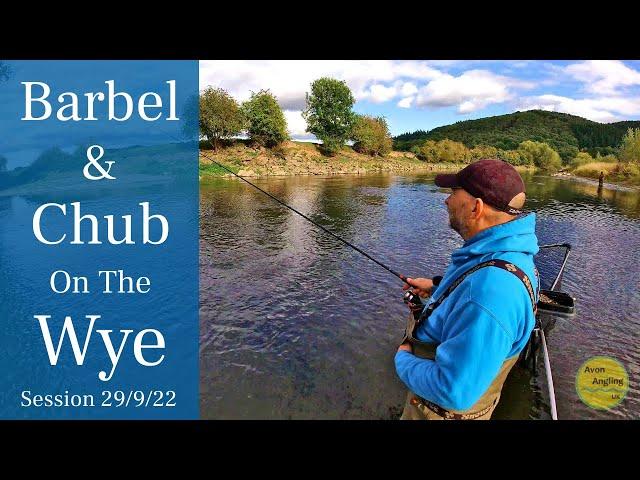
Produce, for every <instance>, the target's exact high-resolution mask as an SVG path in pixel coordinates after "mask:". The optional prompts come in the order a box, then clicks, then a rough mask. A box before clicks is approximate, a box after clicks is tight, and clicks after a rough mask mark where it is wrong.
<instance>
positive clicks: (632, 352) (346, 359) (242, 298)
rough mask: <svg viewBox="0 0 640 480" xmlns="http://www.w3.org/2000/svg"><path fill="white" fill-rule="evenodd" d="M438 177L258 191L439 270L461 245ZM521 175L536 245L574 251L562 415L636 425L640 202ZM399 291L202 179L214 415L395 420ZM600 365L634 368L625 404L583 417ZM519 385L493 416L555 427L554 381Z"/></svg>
mask: <svg viewBox="0 0 640 480" xmlns="http://www.w3.org/2000/svg"><path fill="white" fill-rule="evenodd" d="M433 178H434V176H433V175H407V176H396V175H391V174H384V175H382V174H381V175H364V176H331V177H281V178H266V179H258V180H255V182H256V184H258V185H259V186H260V187H261V188H263V189H265V190H266V191H268V192H269V193H271V194H272V195H275V196H277V197H278V198H280V199H282V200H283V201H285V202H287V203H289V204H291V205H292V206H294V207H295V208H297V209H298V210H300V211H302V212H303V213H305V214H307V215H309V216H310V217H311V218H313V219H314V220H315V221H317V222H319V223H321V224H322V225H323V226H325V227H326V228H328V229H330V230H332V231H333V232H335V233H336V234H338V235H340V236H342V237H343V238H345V239H346V240H348V241H350V242H352V243H354V244H355V245H358V246H359V247H361V248H362V249H364V250H365V251H367V252H369V253H370V254H371V255H373V256H375V257H376V258H378V259H380V260H381V261H383V262H384V263H386V264H387V265H389V266H391V267H392V268H393V269H394V270H396V271H400V272H402V273H404V274H405V275H408V276H433V275H437V274H440V273H442V272H443V271H444V268H445V267H446V265H447V263H448V261H449V256H450V254H451V252H452V251H453V250H454V249H455V248H458V247H459V246H461V245H462V239H461V238H460V237H458V236H457V234H456V233H455V232H454V231H453V230H451V229H450V228H449V226H448V221H447V213H446V209H445V207H444V199H445V198H446V196H447V192H446V191H445V190H442V189H439V188H438V187H436V186H435V185H434V183H433ZM523 178H524V179H525V182H526V185H527V194H528V200H527V205H526V207H527V209H528V210H530V211H535V212H536V214H537V229H536V233H537V236H538V240H539V243H540V244H548V243H557V242H568V243H570V244H571V245H572V247H573V249H572V252H571V255H570V257H569V261H568V265H567V269H566V271H565V274H564V278H563V285H562V286H563V290H564V291H566V292H568V293H570V294H571V295H572V296H574V297H575V298H576V306H577V307H576V311H577V314H576V316H575V317H574V318H572V319H568V320H558V322H557V323H556V325H555V328H554V329H553V330H552V331H551V332H550V334H549V336H548V338H547V342H548V345H549V352H550V357H551V364H552V369H553V379H554V383H555V390H556V401H557V406H558V416H559V418H560V419H617V418H621V419H630V418H638V417H639V416H640V389H639V388H638V385H637V382H636V379H637V376H638V373H639V372H640V351H639V348H638V345H639V344H640V342H639V340H640V339H639V337H640V313H638V312H640V288H639V287H640V275H639V273H640V267H639V266H638V261H637V260H638V250H639V249H640V193H639V192H638V191H633V190H625V189H623V188H617V187H615V186H612V185H605V188H604V189H603V190H601V191H598V189H597V185H596V184H595V183H593V182H589V181H575V180H570V179H566V178H557V177H548V176H541V175H532V174H524V175H523ZM541 259H542V256H541ZM556 260H557V259H553V258H551V259H550V260H549V261H548V262H547V263H549V265H553V264H554V262H555V264H556V265H557V264H558V262H557V261H556ZM542 263H544V262H542ZM552 269H553V267H552V266H551V267H549V271H551V270H552ZM541 270H543V268H541ZM541 273H542V274H543V277H544V276H545V275H546V278H547V279H548V278H550V277H549V275H550V273H547V272H544V271H542V272H541ZM543 285H544V282H543ZM400 287H401V284H400V282H399V281H398V280H397V278H394V277H393V276H392V275H390V274H389V272H387V271H386V270H384V269H382V268H381V267H379V266H377V265H376V264H374V263H373V262H371V261H370V260H368V259H367V258H365V257H363V256H362V255H360V254H359V253H357V252H355V251H354V250H352V249H350V248H347V247H345V246H344V245H343V244H341V243H339V242H337V241H336V240H335V239H333V238H332V237H330V236H329V235H327V234H325V233H323V232H322V231H320V230H319V229H318V228H317V227H315V226H313V225H312V224H310V223H309V222H307V221H305V220H304V219H303V218H301V217H299V216H298V215H295V214H294V213H293V212H291V211H289V210H287V209H285V208H283V207H282V206H280V205H278V204H277V203H276V202H274V201H273V200H271V199H269V198H268V197H267V196H265V195H264V194H262V193H260V192H258V191H257V190H255V189H253V188H252V187H250V186H249V185H247V184H245V183H243V182H240V181H239V180H234V179H226V178H220V179H213V180H209V181H208V183H203V184H201V191H200V378H201V381H200V389H201V415H202V417H203V418H221V419H392V418H397V416H398V415H399V413H400V411H401V407H402V404H403V402H404V398H405V392H406V390H405V387H404V386H403V384H402V383H401V382H400V381H399V380H398V378H397V377H396V375H395V369H394V364H393V356H394V353H395V351H396V347H397V344H398V342H399V340H400V339H401V337H402V332H403V328H404V321H405V315H406V307H405V305H404V304H403V303H402V291H401V288H400ZM594 355H609V356H612V357H615V358H616V359H618V360H619V361H621V362H622V363H623V364H624V365H625V367H626V369H627V372H628V374H629V378H630V389H629V392H628V394H627V397H626V398H625V399H624V400H623V402H622V403H621V404H620V405H618V406H616V407H615V408H613V409H612V410H609V411H597V410H594V409H591V408H589V407H587V406H586V405H584V404H583V403H582V402H581V400H580V399H579V397H578V395H577V393H576V389H575V377H576V373H577V370H578V368H579V367H580V365H581V364H582V363H583V362H584V361H585V360H587V359H588V358H589V357H591V356H594ZM512 380H513V382H514V384H515V385H516V387H515V388H516V390H518V391H519V394H518V395H515V396H511V395H508V396H505V397H503V400H502V401H501V403H500V406H499V410H498V411H496V417H497V418H525V419H526V418H530V419H546V418H550V408H549V398H548V395H547V387H546V379H545V378H544V376H543V375H542V374H540V375H538V376H530V375H524V374H522V375H519V376H518V375H517V374H514V378H513V379H512Z"/></svg>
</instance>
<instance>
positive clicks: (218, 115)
mask: <svg viewBox="0 0 640 480" xmlns="http://www.w3.org/2000/svg"><path fill="white" fill-rule="evenodd" d="M244 128H245V119H244V116H243V115H242V111H241V110H240V107H239V106H238V102H236V101H235V100H234V99H233V97H231V95H229V94H228V93H227V92H226V91H225V90H223V89H222V88H213V87H207V88H206V89H205V91H204V92H202V93H201V94H200V134H201V135H202V136H204V137H206V138H207V140H208V141H209V143H210V144H211V146H212V147H213V150H214V151H217V150H218V146H219V143H220V140H221V139H223V138H229V137H232V136H234V135H238V134H239V133H240V132H242V131H243V130H244Z"/></svg>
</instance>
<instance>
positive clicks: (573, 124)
mask: <svg viewBox="0 0 640 480" xmlns="http://www.w3.org/2000/svg"><path fill="white" fill-rule="evenodd" d="M628 128H640V121H625V122H617V123H598V122H593V121H591V120H587V119H586V118H582V117H577V116H575V115H569V114H566V113H557V112H548V111H543V110H529V111H526V112H516V113H510V114H508V115H499V116H496V117H487V118H481V119H478V120H465V121H462V122H456V123H454V124H452V125H446V126H444V127H438V128H434V129H433V130H431V131H428V132H425V131H424V130H418V131H416V132H413V133H405V134H402V135H398V136H397V137H395V138H394V150H411V147H413V146H414V145H420V144H422V143H423V142H424V141H425V140H436V141H438V140H444V139H449V140H454V141H457V142H462V143H464V144H465V145H466V146H467V147H469V148H473V147H475V146H476V145H490V146H493V147H496V148H500V149H502V150H515V149H516V148H518V145H519V144H520V142H523V141H525V140H533V141H536V142H545V143H547V144H549V145H550V146H552V147H553V148H554V149H555V150H556V151H557V152H558V153H559V154H560V156H561V157H562V158H563V159H571V158H573V157H574V156H575V154H576V153H577V152H578V151H579V150H582V149H586V150H587V151H588V152H589V153H591V154H592V155H595V154H596V153H597V152H600V153H601V154H603V155H606V154H608V153H613V151H614V150H615V148H616V147H618V145H620V141H621V140H622V137H623V136H624V134H625V133H626V132H627V129H628Z"/></svg>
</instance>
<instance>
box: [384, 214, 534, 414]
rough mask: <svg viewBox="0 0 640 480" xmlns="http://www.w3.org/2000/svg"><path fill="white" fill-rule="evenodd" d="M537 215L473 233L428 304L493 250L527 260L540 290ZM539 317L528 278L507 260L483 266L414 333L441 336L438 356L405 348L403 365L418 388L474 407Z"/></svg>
mask: <svg viewBox="0 0 640 480" xmlns="http://www.w3.org/2000/svg"><path fill="white" fill-rule="evenodd" d="M535 221H536V217H535V214H534V213H530V214H528V215H523V216H520V217H518V218H516V219H514V220H512V221H510V222H507V223H504V224H501V225H496V226H494V227H491V228H488V229H486V230H483V231H482V232H480V233H478V234H476V235H475V236H473V237H472V238H470V239H469V240H467V241H466V242H465V244H464V245H463V246H462V247H461V248H459V249H457V250H455V251H454V252H453V254H452V255H451V264H450V265H449V267H448V268H447V270H446V272H445V273H444V275H443V278H442V281H441V282H440V285H439V286H438V287H437V288H436V289H435V291H434V292H433V293H432V296H431V299H430V301H429V302H428V303H427V305H428V304H429V303H431V302H433V301H434V300H436V299H438V298H439V296H440V295H442V294H443V293H444V292H445V291H446V289H447V288H448V287H449V285H450V284H451V283H452V282H453V281H455V280H456V279H457V278H458V277H459V276H460V275H462V274H463V273H464V272H466V271H467V270H469V269H470V268H471V267H473V266H474V265H477V264H478V263H481V262H484V261H487V260H491V259H494V258H499V259H502V260H506V261H508V262H511V263H514V264H515V265H517V266H518V267H520V268H521V269H522V270H523V271H524V273H526V274H527V276H528V277H529V280H531V284H532V286H533V288H534V291H536V292H537V289H538V280H537V278H536V276H535V274H534V268H535V267H534V263H533V256H534V255H535V254H536V253H538V239H537V237H536V234H535ZM536 300H537V298H536ZM425 308H426V307H425ZM534 324H535V318H534V314H533V309H532V308H531V300H530V297H529V294H528V292H527V289H526V288H525V286H524V285H523V283H522V281H521V280H520V279H519V278H518V277H516V276H515V275H514V274H512V273H510V272H507V271H505V270H503V269H501V268H497V267H485V268H481V269H480V270H478V271H476V272H474V273H473V274H471V275H469V276H468V277H467V278H466V279H465V280H464V281H463V282H462V283H461V284H460V285H458V287H457V288H456V289H455V290H454V291H453V293H452V294H451V295H450V296H449V298H447V299H446V300H445V301H444V302H443V303H442V304H441V305H440V306H439V307H438V308H436V309H435V310H434V312H433V313H432V314H431V316H430V317H429V319H428V321H426V322H423V324H422V325H420V327H419V328H418V329H417V332H416V333H415V336H416V338H417V339H418V340H422V341H424V342H429V343H436V344H439V345H438V348H437V350H436V357H435V361H434V360H426V359H422V358H419V357H416V356H415V355H413V354H411V353H409V352H406V351H399V352H398V353H397V354H396V357H395V364H396V371H397V372H398V376H399V377H400V379H401V380H402V381H403V382H404V383H405V385H406V386H407V387H408V388H409V390H411V391H412V392H414V393H416V394H417V395H419V396H421V397H423V398H425V399H427V400H430V401H432V402H434V403H436V404H437V405H440V406H442V407H444V408H447V409H452V410H467V409H469V408H471V407H472V406H473V405H474V404H475V403H476V402H477V401H478V400H479V399H480V397H481V396H482V394H483V393H484V392H485V391H486V390H487V388H488V387H489V385H490V384H491V382H492V381H493V380H494V378H495V377H496V375H497V374H498V372H499V371H500V368H501V367H502V364H503V363H504V361H505V360H506V359H508V358H511V357H513V356H514V355H517V354H519V353H520V351H521V350H522V349H523V348H524V347H525V345H526V343H527V341H528V340H529V336H530V335H531V331H532V330H533V327H534Z"/></svg>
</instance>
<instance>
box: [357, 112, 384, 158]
mask: <svg viewBox="0 0 640 480" xmlns="http://www.w3.org/2000/svg"><path fill="white" fill-rule="evenodd" d="M351 139H352V140H353V141H354V144H353V149H354V150H355V151H356V152H359V153H365V154H367V155H371V156H375V155H380V156H384V155H386V154H388V153H389V152H391V148H392V146H393V140H392V139H391V134H390V133H389V127H388V125H387V121H386V120H385V119H384V117H378V118H374V117H369V116H366V115H357V116H356V120H355V122H354V124H353V130H352V132H351Z"/></svg>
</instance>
